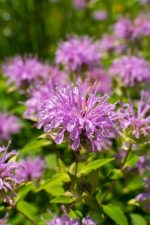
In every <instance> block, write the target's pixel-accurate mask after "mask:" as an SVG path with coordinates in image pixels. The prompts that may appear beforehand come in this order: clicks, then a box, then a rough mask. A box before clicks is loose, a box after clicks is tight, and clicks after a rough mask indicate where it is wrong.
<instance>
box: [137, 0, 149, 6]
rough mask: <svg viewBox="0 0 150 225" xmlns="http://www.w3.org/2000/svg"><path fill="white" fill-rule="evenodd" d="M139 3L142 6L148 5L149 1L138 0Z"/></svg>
mask: <svg viewBox="0 0 150 225" xmlns="http://www.w3.org/2000/svg"><path fill="white" fill-rule="evenodd" d="M139 2H140V3H141V4H143V5H147V4H150V0H139Z"/></svg>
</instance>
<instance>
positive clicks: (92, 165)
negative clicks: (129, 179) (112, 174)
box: [77, 158, 114, 177]
mask: <svg viewBox="0 0 150 225" xmlns="http://www.w3.org/2000/svg"><path fill="white" fill-rule="evenodd" d="M113 160H114V158H108V159H97V160H94V161H92V162H89V163H88V164H87V165H84V166H83V167H81V168H80V171H79V172H78V173H77V177H80V176H81V175H87V174H89V173H90V172H91V171H93V170H97V169H99V168H100V167H102V166H104V165H106V164H108V163H109V162H111V161H113Z"/></svg>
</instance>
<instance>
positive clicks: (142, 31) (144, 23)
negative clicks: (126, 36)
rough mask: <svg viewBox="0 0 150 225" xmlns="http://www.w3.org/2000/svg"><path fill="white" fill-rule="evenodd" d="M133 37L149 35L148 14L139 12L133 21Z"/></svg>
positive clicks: (149, 16)
mask: <svg viewBox="0 0 150 225" xmlns="http://www.w3.org/2000/svg"><path fill="white" fill-rule="evenodd" d="M134 27H135V28H134V32H133V38H138V37H142V36H150V14H141V15H139V16H138V17H137V18H136V19H135V21H134Z"/></svg>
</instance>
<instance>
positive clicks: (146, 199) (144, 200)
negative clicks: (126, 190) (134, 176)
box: [136, 177, 150, 211]
mask: <svg viewBox="0 0 150 225" xmlns="http://www.w3.org/2000/svg"><path fill="white" fill-rule="evenodd" d="M145 183H146V192H145V193H141V194H139V195H138V196H137V197H136V201H137V202H139V203H140V204H141V205H142V206H143V209H144V210H145V211H150V177H148V178H147V179H146V180H145Z"/></svg>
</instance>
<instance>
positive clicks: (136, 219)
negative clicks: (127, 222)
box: [130, 214, 147, 225]
mask: <svg viewBox="0 0 150 225" xmlns="http://www.w3.org/2000/svg"><path fill="white" fill-rule="evenodd" d="M130 216H131V221H132V225H147V222H146V220H145V219H144V217H143V216H141V215H139V214H131V215H130Z"/></svg>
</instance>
